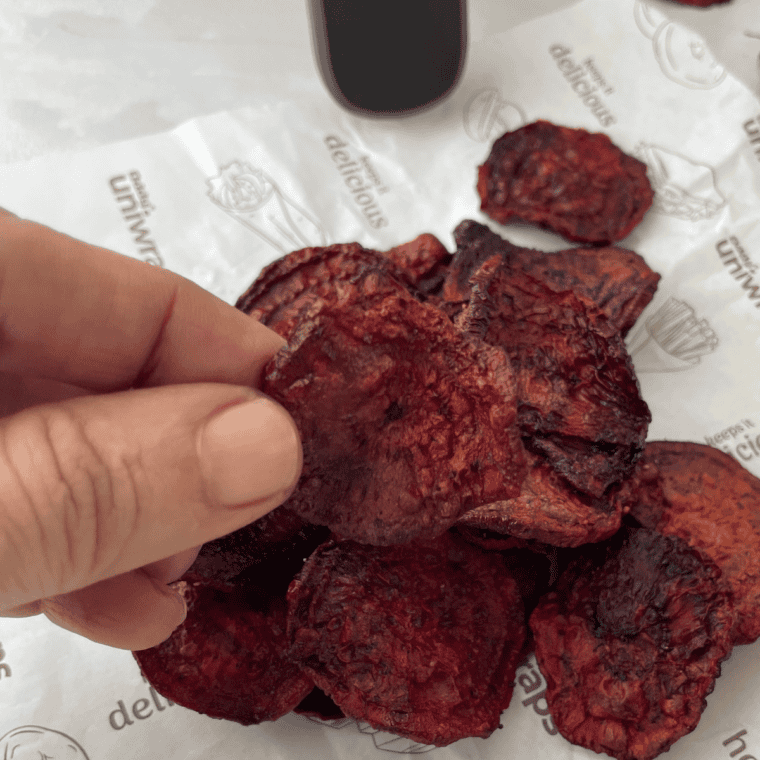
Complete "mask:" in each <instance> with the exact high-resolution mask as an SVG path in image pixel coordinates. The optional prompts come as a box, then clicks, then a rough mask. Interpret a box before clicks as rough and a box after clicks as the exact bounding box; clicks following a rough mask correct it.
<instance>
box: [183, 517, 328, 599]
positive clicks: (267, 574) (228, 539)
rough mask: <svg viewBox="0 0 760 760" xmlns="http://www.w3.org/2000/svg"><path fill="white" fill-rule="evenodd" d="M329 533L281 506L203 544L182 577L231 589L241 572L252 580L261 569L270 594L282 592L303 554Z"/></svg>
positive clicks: (322, 540) (226, 589) (282, 594)
mask: <svg viewBox="0 0 760 760" xmlns="http://www.w3.org/2000/svg"><path fill="white" fill-rule="evenodd" d="M328 534H329V531H328V530H327V529H326V528H324V527H322V526H318V525H311V524H310V523H307V522H304V520H302V519H301V518H300V517H299V516H298V515H297V514H296V513H295V512H291V511H290V510H288V509H286V508H285V507H279V508H278V509H275V510H273V511H272V512H269V513H267V514H266V515H264V516H263V517H261V518H259V519H258V520H256V521H255V522H252V523H251V524H250V525H246V526H245V527H244V528H240V530H236V531H235V532H234V533H230V534H229V535H227V536H223V537H222V538H218V539H216V540H215V541H209V542H208V543H206V544H204V545H203V546H202V547H201V550H200V552H199V553H198V557H197V558H196V560H195V562H194V563H193V565H192V567H191V568H190V569H189V570H188V571H187V573H186V574H185V576H184V578H183V580H186V581H188V582H191V583H193V582H201V583H204V584H206V585H209V586H213V587H214V588H217V589H218V590H220V591H232V589H233V588H234V586H235V580H236V578H238V577H239V576H240V575H241V573H244V572H245V573H247V576H248V577H250V578H251V581H252V582H253V581H255V574H256V573H259V574H260V575H261V577H262V578H263V579H265V583H266V592H267V594H268V595H277V594H280V595H281V596H282V597H284V596H285V592H286V591H287V588H288V584H289V583H290V581H291V580H292V578H293V577H294V576H295V575H296V573H297V572H298V571H299V570H300V569H301V566H302V565H303V561H304V558H305V557H308V556H309V554H311V553H312V551H314V549H316V548H317V547H318V546H319V545H320V544H321V543H323V542H324V541H326V540H327V538H328ZM278 584H279V586H278ZM249 591H250V588H249Z"/></svg>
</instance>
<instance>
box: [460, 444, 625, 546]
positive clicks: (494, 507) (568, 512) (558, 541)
mask: <svg viewBox="0 0 760 760" xmlns="http://www.w3.org/2000/svg"><path fill="white" fill-rule="evenodd" d="M528 464H529V469H528V474H527V476H526V478H525V480H524V481H523V485H522V491H521V492H520V495H519V496H517V497H516V498H514V499H509V500H507V501H497V502H494V503H492V504H486V505H484V506H482V507H478V508H477V509H473V510H471V511H469V512H467V513H465V514H464V515H462V517H460V518H459V520H458V521H457V523H456V525H457V528H470V529H476V530H477V529H481V530H489V531H494V532H495V533H497V534H508V535H509V536H510V537H515V538H518V539H524V540H533V541H540V542H543V543H546V544H551V545H554V546H567V547H573V546H580V545H582V544H587V543H592V542H596V541H602V540H604V539H605V538H609V537H610V536H611V535H612V534H613V533H615V532H616V531H617V530H618V528H620V522H621V518H622V510H621V508H620V506H619V505H613V504H610V501H609V500H608V499H597V498H594V497H592V496H587V495H585V494H582V493H580V492H578V491H576V490H575V489H573V488H572V487H571V486H570V485H569V484H568V483H567V481H565V480H564V479H563V478H561V477H560V476H559V475H557V473H556V472H555V471H554V470H553V469H552V467H551V466H550V465H549V464H547V463H546V461H544V460H543V459H542V458H541V457H538V456H536V455H533V454H530V453H528ZM505 548H506V547H505Z"/></svg>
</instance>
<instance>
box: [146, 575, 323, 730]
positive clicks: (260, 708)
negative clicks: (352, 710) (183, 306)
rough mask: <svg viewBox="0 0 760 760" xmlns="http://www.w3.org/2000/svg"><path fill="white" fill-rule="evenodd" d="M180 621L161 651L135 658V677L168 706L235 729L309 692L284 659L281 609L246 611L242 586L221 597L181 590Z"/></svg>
mask: <svg viewBox="0 0 760 760" xmlns="http://www.w3.org/2000/svg"><path fill="white" fill-rule="evenodd" d="M183 587H184V590H183V593H184V596H185V600H186V602H187V607H188V613H187V618H186V620H185V622H184V623H183V624H182V625H181V626H180V627H179V628H177V630H176V631H175V632H174V633H173V634H172V635H171V637H170V638H169V639H168V640H167V641H165V642H164V643H163V644H159V645H158V646H157V647H153V648H152V649H145V650H143V651H141V652H135V653H134V655H135V659H136V660H137V662H138V663H139V665H140V668H141V670H142V672H143V675H144V676H145V677H146V678H147V679H148V681H149V682H150V683H151V684H152V685H153V686H154V687H155V688H156V690H157V691H158V692H159V693H160V694H163V695H164V696H165V697H167V698H168V699H171V700H172V701H173V702H176V703H177V704H179V705H182V706H184V707H188V708H190V709H191V710H195V711H196V712H200V713H204V714H205V715H209V716H211V717H212V718H226V719H227V720H232V721H235V722H237V723H242V724H243V725H246V726H247V725H251V724H254V723H261V722H262V721H266V720H276V719H277V718H279V717H281V716H283V715H285V714H287V713H289V712H290V711H291V710H292V709H293V708H294V707H295V706H296V705H298V703H299V702H301V700H302V699H303V698H304V697H305V696H306V695H307V694H308V693H309V692H310V691H311V690H312V687H313V682H312V680H311V679H310V678H309V677H308V676H307V675H304V673H303V672H302V671H301V669H300V668H299V667H298V666H297V665H296V664H294V663H293V662H292V661H291V660H289V659H288V658H287V656H286V654H285V653H286V650H287V643H286V638H285V604H284V602H283V601H282V600H275V599H272V600H270V602H269V604H268V605H267V607H266V608H265V609H260V608H257V607H255V606H253V605H251V604H250V601H249V600H248V599H247V597H246V593H245V587H244V586H240V585H239V586H237V587H236V589H235V590H234V591H233V592H231V593H224V592H221V591H218V590H217V589H214V588H211V587H209V586H206V585H204V584H202V583H184V584H183Z"/></svg>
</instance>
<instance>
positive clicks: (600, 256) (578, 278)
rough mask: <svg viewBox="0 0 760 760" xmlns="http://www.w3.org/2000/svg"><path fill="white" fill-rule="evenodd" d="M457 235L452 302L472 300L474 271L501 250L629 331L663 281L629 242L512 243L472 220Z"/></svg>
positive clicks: (516, 266)
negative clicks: (539, 246)
mask: <svg viewBox="0 0 760 760" xmlns="http://www.w3.org/2000/svg"><path fill="white" fill-rule="evenodd" d="M454 239H455V240H456V243H457V252H456V254H455V256H454V258H453V260H452V262H451V264H450V266H449V268H448V269H449V273H448V276H447V279H446V283H445V286H444V297H445V298H446V299H447V300H448V301H450V302H452V303H457V302H465V301H467V300H469V297H470V292H471V286H470V284H469V279H470V277H471V276H472V275H473V274H474V272H475V271H476V270H477V268H478V266H480V264H482V263H483V262H484V261H485V260H486V259H488V258H490V257H491V256H492V255H493V254H494V253H499V254H500V255H501V256H502V258H503V259H504V263H505V265H506V266H509V267H510V268H511V269H512V271H513V272H515V273H516V272H525V273H526V274H529V275H531V276H532V277H534V278H535V279H537V280H540V281H541V282H543V283H544V284H545V285H546V286H547V287H548V288H550V289H551V290H553V291H556V292H562V291H567V290H572V291H573V293H574V294H575V295H576V296H578V298H580V299H582V300H585V301H587V302H588V304H589V305H590V306H592V307H594V308H596V309H598V310H599V311H601V312H602V313H603V314H604V315H605V316H606V317H607V319H609V320H610V322H611V323H612V324H613V325H614V326H615V327H616V328H617V329H618V330H619V331H620V332H621V333H622V334H623V335H625V334H626V333H627V332H628V331H629V330H630V329H631V327H632V326H633V324H634V323H635V322H636V320H637V319H638V318H639V315H640V314H641V312H642V311H644V308H645V307H646V306H647V305H648V304H649V302H650V301H651V300H652V298H653V297H654V294H655V291H656V290H657V283H658V282H659V281H660V276H659V275H658V274H656V273H655V272H653V271H652V270H651V269H650V268H649V266H648V265H647V264H646V262H645V261H644V259H642V258H641V256H639V255H638V254H637V253H634V252H633V251H628V250H626V249H625V248H617V247H611V248H571V249H569V250H566V251H554V252H547V251H535V250H532V249H530V248H520V247H518V246H516V245H512V243H510V242H509V241H507V240H503V239H502V238H501V237H499V236H498V235H497V234H496V233H495V232H492V231H491V230H490V229H489V228H488V227H486V226H485V225H482V224H478V222H473V221H471V220H465V221H463V222H462V223H461V224H459V225H458V226H457V228H456V229H455V230H454Z"/></svg>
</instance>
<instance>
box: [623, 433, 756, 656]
mask: <svg viewBox="0 0 760 760" xmlns="http://www.w3.org/2000/svg"><path fill="white" fill-rule="evenodd" d="M618 498H619V501H620V502H621V504H622V507H623V509H625V510H626V511H628V510H629V511H630V513H631V514H632V515H633V516H634V517H635V518H636V519H637V520H638V521H639V522H640V523H641V524H642V525H645V526H646V527H649V528H653V529H654V530H657V531H659V532H660V533H662V534H663V535H666V536H676V537H678V538H680V539H681V540H683V541H685V542H686V543H687V544H689V546H691V547H692V548H693V549H694V550H695V551H697V552H698V553H699V554H701V555H702V556H703V557H705V558H707V559H709V560H711V561H712V562H714V563H715V564H716V565H717V566H718V567H719V568H720V570H721V571H722V575H721V583H722V584H723V585H725V586H726V587H727V588H728V589H729V591H730V593H731V594H732V595H733V597H734V602H735V604H736V609H737V613H738V614H737V619H736V628H735V630H734V636H735V640H736V643H737V644H749V643H751V642H753V641H755V640H756V639H757V638H758V637H760V480H758V478H756V477H755V476H754V475H752V473H750V472H748V471H747V470H745V469H744V468H743V467H742V466H741V465H740V464H739V462H737V461H736V460H735V459H732V458H731V457H730V456H728V454H724V453H723V452H722V451H718V450H717V449H714V448H712V447H710V446H705V445H703V444H699V443H687V442H683V441H650V442H649V443H647V445H646V447H645V449H644V454H643V456H642V457H641V460H640V461H639V463H638V465H637V466H636V471H635V473H634V476H633V478H632V479H631V480H630V481H629V482H627V483H625V484H624V485H623V487H622V489H621V491H620V494H619V497H618Z"/></svg>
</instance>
